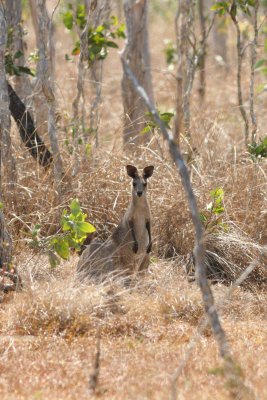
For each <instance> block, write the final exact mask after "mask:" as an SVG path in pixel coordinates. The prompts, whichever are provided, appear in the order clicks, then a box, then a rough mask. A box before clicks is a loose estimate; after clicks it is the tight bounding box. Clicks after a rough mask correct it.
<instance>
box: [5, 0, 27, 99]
mask: <svg viewBox="0 0 267 400" xmlns="http://www.w3.org/2000/svg"><path fill="white" fill-rule="evenodd" d="M7 4H8V6H7V9H6V19H7V26H8V29H12V40H11V42H12V43H11V44H10V45H11V47H12V53H13V54H20V57H19V58H18V59H16V60H15V63H16V65H19V66H22V67H24V65H25V56H24V41H23V27H22V16H21V13H22V4H21V0H8V2H7ZM15 89H16V92H17V93H18V95H19V97H20V98H21V99H22V100H23V102H24V103H25V104H28V103H29V99H30V98H31V83H30V79H29V77H28V75H25V74H23V75H20V76H16V77H15Z"/></svg>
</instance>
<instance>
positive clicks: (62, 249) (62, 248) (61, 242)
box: [54, 238, 70, 260]
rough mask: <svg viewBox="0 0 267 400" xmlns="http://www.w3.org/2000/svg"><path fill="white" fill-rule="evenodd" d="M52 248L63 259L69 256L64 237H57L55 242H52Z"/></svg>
mask: <svg viewBox="0 0 267 400" xmlns="http://www.w3.org/2000/svg"><path fill="white" fill-rule="evenodd" d="M54 249H55V251H56V253H57V254H58V255H59V256H60V257H61V258H63V259H64V260H67V259H68V258H69V255H70V250H69V244H68V241H67V240H66V239H64V238H59V239H58V240H57V241H56V243H54Z"/></svg>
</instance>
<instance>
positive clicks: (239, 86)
mask: <svg viewBox="0 0 267 400" xmlns="http://www.w3.org/2000/svg"><path fill="white" fill-rule="evenodd" d="M234 3H235V1H233V4H234ZM230 16H231V18H232V21H233V23H234V25H235V28H236V51H237V75H236V80H237V98H238V106H239V110H240V113H241V116H242V118H243V121H244V136H245V145H246V147H247V145H248V135H249V119H248V116H247V112H246V109H245V107H244V103H243V91H242V58H243V46H242V43H241V31H240V26H239V22H238V20H237V18H236V16H235V15H234V14H233V13H231V14H230Z"/></svg>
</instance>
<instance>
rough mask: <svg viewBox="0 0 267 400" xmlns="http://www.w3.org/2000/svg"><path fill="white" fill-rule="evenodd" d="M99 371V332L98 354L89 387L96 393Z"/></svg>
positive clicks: (98, 339) (98, 340) (98, 338)
mask: <svg viewBox="0 0 267 400" xmlns="http://www.w3.org/2000/svg"><path fill="white" fill-rule="evenodd" d="M99 372H100V334H98V337H97V342H96V354H95V362H94V369H93V372H92V373H91V375H90V377H89V389H90V391H91V392H93V393H95V391H96V388H97V384H98V380H99Z"/></svg>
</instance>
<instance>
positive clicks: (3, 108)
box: [0, 4, 16, 268]
mask: <svg viewBox="0 0 267 400" xmlns="http://www.w3.org/2000/svg"><path fill="white" fill-rule="evenodd" d="M6 40H7V26H6V21H5V15H4V7H3V5H2V4H0V145H1V147H0V202H1V207H0V267H1V268H7V267H8V265H9V263H10V262H11V255H12V242H11V238H10V236H9V234H8V232H7V230H6V226H5V219H4V214H3V210H2V161H3V162H4V163H8V164H9V165H8V169H9V170H10V171H9V172H10V176H8V178H11V179H15V177H16V175H15V171H14V170H13V165H12V159H11V160H10V154H9V151H7V147H6V146H7V145H9V144H7V143H6V138H7V136H9V129H10V117H9V109H8V107H9V99H8V92H7V82H6V73H5V46H6ZM13 174H14V176H13Z"/></svg>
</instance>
